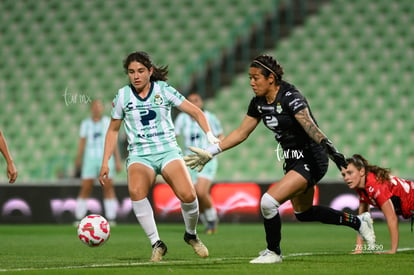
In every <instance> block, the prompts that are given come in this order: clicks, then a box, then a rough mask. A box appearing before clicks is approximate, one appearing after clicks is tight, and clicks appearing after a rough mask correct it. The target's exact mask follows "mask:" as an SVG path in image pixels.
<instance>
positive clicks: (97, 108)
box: [91, 100, 103, 118]
mask: <svg viewBox="0 0 414 275" xmlns="http://www.w3.org/2000/svg"><path fill="white" fill-rule="evenodd" d="M102 112H103V105H102V103H101V102H100V101H98V100H94V101H93V102H92V105H91V113H92V116H93V117H96V118H99V117H101V116H102Z"/></svg>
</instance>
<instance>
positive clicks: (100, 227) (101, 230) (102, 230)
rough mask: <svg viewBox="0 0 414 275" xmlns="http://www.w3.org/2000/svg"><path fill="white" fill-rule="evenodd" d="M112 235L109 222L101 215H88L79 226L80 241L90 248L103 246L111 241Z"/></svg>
mask: <svg viewBox="0 0 414 275" xmlns="http://www.w3.org/2000/svg"><path fill="white" fill-rule="evenodd" d="M110 234H111V230H110V227H109V224H108V221H107V220H106V219H105V218H104V217H102V216H101V215H96V214H91V215H88V216H86V217H85V218H83V219H82V220H81V221H80V223H79V225H78V237H79V240H81V242H82V243H84V244H86V245H87V246H89V247H97V246H101V245H103V244H104V243H105V242H106V241H107V240H108V239H109V236H110Z"/></svg>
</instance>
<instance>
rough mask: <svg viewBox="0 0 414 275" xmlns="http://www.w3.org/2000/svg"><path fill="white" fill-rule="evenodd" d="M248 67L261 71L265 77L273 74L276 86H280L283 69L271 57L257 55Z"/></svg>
mask: <svg viewBox="0 0 414 275" xmlns="http://www.w3.org/2000/svg"><path fill="white" fill-rule="evenodd" d="M250 67H254V68H259V69H261V70H262V74H263V75H264V76H265V77H269V75H271V74H273V75H274V77H275V79H276V84H277V85H280V84H281V83H282V76H283V73H284V72H283V68H282V66H281V65H280V64H279V63H278V62H277V60H276V59H274V58H273V57H272V56H270V55H266V54H263V55H259V56H258V57H256V58H255V59H254V60H253V62H252V63H251V64H250Z"/></svg>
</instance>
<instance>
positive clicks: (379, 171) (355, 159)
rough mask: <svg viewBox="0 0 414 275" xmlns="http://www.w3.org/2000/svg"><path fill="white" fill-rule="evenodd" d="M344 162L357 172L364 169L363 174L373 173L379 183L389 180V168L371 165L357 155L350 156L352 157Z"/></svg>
mask: <svg viewBox="0 0 414 275" xmlns="http://www.w3.org/2000/svg"><path fill="white" fill-rule="evenodd" d="M346 161H347V163H348V164H350V163H352V164H353V165H354V166H355V167H356V168H357V169H358V170H361V169H362V168H365V174H368V172H371V173H374V174H375V177H376V179H377V180H378V181H379V182H385V181H388V180H390V172H391V170H390V169H389V168H383V167H379V166H377V165H372V164H370V163H369V162H368V160H366V159H365V158H364V157H363V156H361V155H359V154H354V155H352V157H350V158H347V159H346Z"/></svg>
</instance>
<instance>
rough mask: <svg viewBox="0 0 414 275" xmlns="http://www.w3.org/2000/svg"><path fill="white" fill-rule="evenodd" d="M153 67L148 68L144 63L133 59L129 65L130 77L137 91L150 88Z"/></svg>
mask: <svg viewBox="0 0 414 275" xmlns="http://www.w3.org/2000/svg"><path fill="white" fill-rule="evenodd" d="M152 71H153V68H151V69H150V70H148V68H147V67H145V66H144V65H143V64H141V63H139V62H137V61H132V62H131V63H129V65H128V78H129V81H130V82H131V84H132V86H134V88H135V89H136V90H137V91H142V90H144V89H145V88H149V85H150V78H151V74H152Z"/></svg>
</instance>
